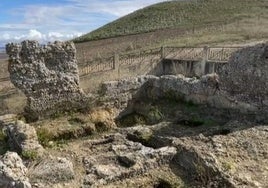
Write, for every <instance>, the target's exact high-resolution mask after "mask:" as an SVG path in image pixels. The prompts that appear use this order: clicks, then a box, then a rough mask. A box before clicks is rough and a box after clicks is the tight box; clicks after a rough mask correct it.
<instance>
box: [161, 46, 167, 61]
mask: <svg viewBox="0 0 268 188" xmlns="http://www.w3.org/2000/svg"><path fill="white" fill-rule="evenodd" d="M165 57H166V56H165V47H164V46H162V47H161V59H164V58H165Z"/></svg>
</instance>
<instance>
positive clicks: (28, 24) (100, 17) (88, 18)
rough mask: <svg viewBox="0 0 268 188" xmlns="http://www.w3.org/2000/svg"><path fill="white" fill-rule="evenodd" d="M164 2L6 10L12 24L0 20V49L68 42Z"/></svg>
mask: <svg viewBox="0 0 268 188" xmlns="http://www.w3.org/2000/svg"><path fill="white" fill-rule="evenodd" d="M163 1H165V0H146V1H144V0H61V1H57V2H54V3H52V4H51V3H50V4H49V3H46V4H36V3H35V4H30V5H29V4H28V5H21V6H20V7H16V8H13V9H10V10H6V11H8V12H9V14H10V15H9V16H10V17H12V19H10V20H11V21H8V22H6V23H3V22H2V23H1V20H0V46H1V45H3V44H4V43H7V42H19V41H21V40H25V39H34V40H38V41H40V42H47V41H53V40H68V39H71V38H74V37H77V36H80V35H82V33H88V32H90V31H92V30H94V29H97V28H98V27H100V26H102V25H104V24H106V23H108V22H111V21H113V20H115V19H117V18H119V17H121V16H124V15H126V14H129V13H131V12H133V11H135V10H137V9H140V8H143V7H145V6H148V5H151V4H154V3H158V2H163ZM44 2H46V1H44ZM63 2H64V3H63ZM0 16H1V13H0Z"/></svg>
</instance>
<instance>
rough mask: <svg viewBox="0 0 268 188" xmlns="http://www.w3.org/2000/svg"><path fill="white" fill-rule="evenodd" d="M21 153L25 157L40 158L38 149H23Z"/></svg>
mask: <svg viewBox="0 0 268 188" xmlns="http://www.w3.org/2000/svg"><path fill="white" fill-rule="evenodd" d="M21 155H22V157H24V158H25V159H31V160H35V159H37V158H38V153H37V151H33V150H26V151H22V153H21Z"/></svg>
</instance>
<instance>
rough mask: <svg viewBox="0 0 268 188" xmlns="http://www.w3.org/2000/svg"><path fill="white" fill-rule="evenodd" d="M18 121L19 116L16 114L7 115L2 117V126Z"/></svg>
mask: <svg viewBox="0 0 268 188" xmlns="http://www.w3.org/2000/svg"><path fill="white" fill-rule="evenodd" d="M16 119H17V115H16V114H6V115H2V116H0V126H1V125H4V124H7V123H10V122H13V121H15V120H16Z"/></svg>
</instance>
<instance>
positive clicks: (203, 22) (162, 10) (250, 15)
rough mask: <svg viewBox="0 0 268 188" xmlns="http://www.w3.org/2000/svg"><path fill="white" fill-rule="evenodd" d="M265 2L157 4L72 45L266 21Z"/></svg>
mask: <svg viewBox="0 0 268 188" xmlns="http://www.w3.org/2000/svg"><path fill="white" fill-rule="evenodd" d="M267 7H268V2H267V0H191V1H171V2H163V3H158V4H155V5H152V6H149V7H146V8H143V9H140V10H138V11H135V12H133V13H131V14H129V15H127V16H124V17H122V18H119V19H118V20H116V21H114V22H111V23H109V24H107V25H104V26H103V27H101V28H99V29H97V30H95V31H92V32H90V33H88V34H86V35H83V36H81V37H79V38H77V39H74V41H75V42H85V41H91V40H98V39H103V38H111V37H117V36H124V35H133V34H140V33H146V32H151V31H156V30H162V29H174V28H176V29H180V30H181V31H189V30H195V29H197V30H198V29H200V28H206V27H207V26H212V25H213V26H221V25H226V24H230V23H239V21H242V20H245V19H246V20H248V19H253V20H260V19H266V20H267V18H268V17H267V15H268V8H267Z"/></svg>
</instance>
